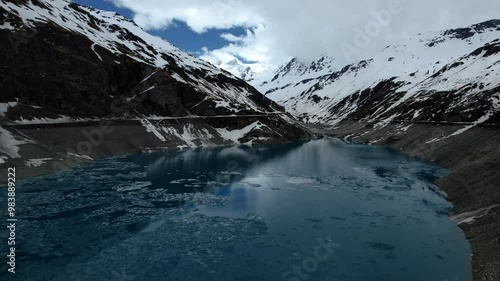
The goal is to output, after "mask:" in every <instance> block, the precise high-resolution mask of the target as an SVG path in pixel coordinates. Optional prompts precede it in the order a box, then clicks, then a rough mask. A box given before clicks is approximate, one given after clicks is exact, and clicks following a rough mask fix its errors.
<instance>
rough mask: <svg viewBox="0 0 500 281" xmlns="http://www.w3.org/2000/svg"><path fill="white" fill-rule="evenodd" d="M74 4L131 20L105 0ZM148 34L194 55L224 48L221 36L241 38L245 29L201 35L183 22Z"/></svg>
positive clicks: (88, 0)
mask: <svg viewBox="0 0 500 281" xmlns="http://www.w3.org/2000/svg"><path fill="white" fill-rule="evenodd" d="M74 2H76V3H78V4H82V5H87V6H92V7H94V8H97V9H100V10H106V11H113V12H117V13H119V14H121V15H123V16H125V17H127V18H130V19H133V13H132V11H130V10H128V9H123V8H119V7H117V6H115V5H114V4H113V3H112V2H109V1H106V0H74ZM148 32H149V33H150V34H153V35H156V36H160V37H161V38H163V39H165V40H167V41H168V42H170V43H172V44H174V45H175V46H177V47H178V48H180V49H181V50H183V51H185V52H188V53H191V54H196V53H198V52H200V51H201V49H202V48H203V47H207V48H208V50H215V49H220V48H222V47H224V46H226V45H227V44H228V42H227V41H226V40H224V39H223V38H221V34H223V33H231V34H233V35H234V36H241V35H245V34H246V29H245V28H243V27H235V28H231V29H209V30H207V31H206V32H204V33H202V34H198V33H196V32H194V31H192V30H191V29H190V28H189V27H188V26H187V24H186V23H185V22H182V21H174V23H173V24H172V25H170V26H169V27H168V28H166V29H162V30H148Z"/></svg>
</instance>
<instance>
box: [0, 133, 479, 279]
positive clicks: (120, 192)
mask: <svg viewBox="0 0 500 281" xmlns="http://www.w3.org/2000/svg"><path fill="white" fill-rule="evenodd" d="M26 168H27V167H26ZM18 169H21V167H18ZM445 172H446V171H444V170H442V169H441V168H440V167H438V166H435V165H433V164H429V163H422V162H418V161H415V160H412V159H410V158H409V157H407V156H404V155H401V154H399V153H398V152H396V151H394V150H391V149H388V148H384V147H375V146H364V145H352V144H345V143H342V142H340V141H338V140H335V139H323V140H318V141H311V142H308V143H300V144H290V145H277V146H266V147H258V148H249V147H244V146H239V147H226V148H213V149H212V148H211V149H197V150H188V151H177V152H165V153H154V154H143V155H131V156H127V157H120V158H112V159H104V160H100V161H97V162H95V164H93V165H91V166H86V167H82V168H78V169H74V170H70V171H66V172H63V173H59V174H55V175H50V176H46V177H41V178H33V179H28V180H23V181H20V182H19V183H18V189H17V205H18V211H17V212H18V213H17V217H18V220H19V221H18V223H17V229H16V231H17V253H16V254H17V263H16V272H17V273H16V275H15V278H13V276H12V275H11V274H7V272H6V271H7V266H6V263H5V261H6V258H5V255H4V254H2V256H3V257H4V258H3V259H4V260H5V261H2V262H1V267H0V269H1V273H0V278H1V279H2V280H23V281H31V280H43V281H49V280H54V281H55V280H57V281H72V280H75V281H100V280H103V281H104V280H105V281H129V280H137V281H149V280H151V281H164V280H167V281H168V280H171V281H184V280H195V281H208V280H214V281H215V280H217V281H219V280H238V281H240V280H241V281H246V280H252V281H264V280H291V281H298V280H321V281H337V280H338V281H348V280H349V281H367V280H374V281H401V280H404V281H444V280H447V281H456V280H458V281H470V280H472V277H471V270H470V247H469V244H468V243H467V240H466V239H465V236H464V234H463V233H462V232H461V230H460V229H459V228H458V227H457V226H456V225H454V224H453V223H452V222H451V220H450V219H449V214H450V212H451V208H452V205H451V203H449V202H448V201H447V199H446V195H445V194H444V193H443V192H442V191H440V190H439V189H438V188H437V187H436V186H435V185H433V184H432V182H433V181H434V180H436V179H437V178H439V177H440V176H441V175H443V174H444V173H445ZM1 190H3V192H1V193H2V194H1V195H0V199H1V200H2V202H5V200H6V189H5V186H3V187H2V189H1ZM4 205H6V204H4ZM0 234H1V237H3V238H2V240H5V243H3V242H2V253H6V247H5V245H6V237H7V236H6V235H7V232H6V231H5V227H2V230H1V233H0Z"/></svg>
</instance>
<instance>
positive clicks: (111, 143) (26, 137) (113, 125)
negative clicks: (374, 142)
mask: <svg viewBox="0 0 500 281" xmlns="http://www.w3.org/2000/svg"><path fill="white" fill-rule="evenodd" d="M0 129H1V130H2V132H1V133H3V134H6V133H7V134H9V136H10V137H11V139H10V142H11V144H10V145H9V143H8V142H7V147H4V149H6V150H11V153H14V152H15V153H17V154H18V157H14V158H7V159H6V160H4V163H1V162H0V174H2V175H7V169H8V168H10V167H16V168H17V169H16V178H17V179H23V178H30V177H36V176H42V175H47V174H52V173H55V172H59V171H63V170H66V169H71V168H74V167H78V166H80V165H85V164H89V163H92V162H93V161H94V160H97V159H101V158H106V157H116V156H123V155H128V154H138V153H148V152H155V151H168V150H179V149H187V148H198V147H214V146H229V145H236V144H279V143H289V142H292V141H296V140H308V139H310V138H311V136H310V134H309V133H308V132H307V130H305V129H304V128H302V127H300V126H299V125H298V124H296V123H295V121H294V120H293V119H292V118H290V117H289V116H288V115H286V114H282V115H281V114H273V115H261V116H258V115H252V116H216V117H214V116H212V117H210V116H207V117H200V116H196V117H191V118H165V119H140V120H138V119H137V120H136V119H130V120H102V121H84V122H72V123H45V124H41V123H40V124H10V125H3V126H2V127H0ZM6 139H9V138H8V137H7V138H6ZM2 145H3V146H5V145H4V144H2ZM1 155H2V154H0V156H1ZM1 159H2V158H0V160H1ZM3 159H5V158H3ZM5 182H6V178H5V177H2V178H0V184H1V183H5Z"/></svg>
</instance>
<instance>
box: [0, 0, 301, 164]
mask: <svg viewBox="0 0 500 281" xmlns="http://www.w3.org/2000/svg"><path fill="white" fill-rule="evenodd" d="M0 3H1V4H0V59H1V61H2V68H0V77H1V78H0V88H1V89H2V93H1V95H0V126H1V127H0V164H1V163H4V162H10V163H13V162H12V161H21V160H19V159H24V160H27V159H26V158H34V157H35V159H52V160H53V161H56V160H57V161H63V160H64V159H66V158H68V157H70V158H71V157H79V158H84V159H91V158H96V157H102V156H108V155H116V154H121V153H133V152H141V151H150V150H156V149H164V148H169V147H174V148H177V147H181V148H183V147H195V146H201V145H204V146H207V145H218V144H234V143H273V142H286V141H290V140H294V139H302V138H307V137H308V134H307V133H306V132H305V131H304V130H302V129H301V128H300V127H298V126H297V125H295V124H294V121H293V120H292V119H291V118H290V116H288V115H286V114H284V113H283V107H281V106H279V105H278V104H276V103H275V102H273V101H271V100H270V99H268V98H266V97H265V96H263V95H262V94H260V93H259V92H258V91H257V90H256V89H255V88H253V87H252V86H250V85H249V84H247V83H246V82H244V81H243V80H241V79H239V78H237V77H235V76H233V75H231V74H230V73H228V72H226V71H224V70H221V69H220V68H218V67H215V66H213V65H212V64H210V63H208V62H205V61H203V60H201V59H198V58H195V57H193V56H190V55H188V54H186V53H184V52H182V51H181V50H179V49H178V48H176V47H175V46H173V45H171V44H170V43H168V42H166V41H164V40H162V39H160V38H158V37H154V36H152V35H150V34H148V33H146V32H145V31H144V30H142V29H141V28H140V27H138V26H137V25H136V24H135V23H134V22H132V21H130V20H128V19H127V18H124V17H122V16H120V15H118V14H116V13H113V12H106V11H101V10H97V9H94V8H91V7H86V6H81V5H78V4H76V3H71V2H70V1H68V0H44V1H42V0H8V1H7V0H1V2H0ZM103 120H108V121H109V122H108V124H106V126H108V127H109V126H110V125H109V124H112V125H113V127H112V128H113V129H116V130H113V132H112V133H107V132H105V130H101V128H102V127H103V126H104V125H103V123H102V121H103ZM122 121H123V122H122ZM124 126H125V127H126V128H128V131H127V129H124ZM75 128H77V129H75ZM83 128H86V129H87V131H89V130H90V131H92V130H93V129H96V128H98V129H99V130H100V131H101V132H104V133H103V134H104V137H103V138H104V140H103V141H104V142H106V141H108V140H110V139H112V140H113V141H110V142H109V143H107V145H102V144H101V143H99V145H95V144H93V145H92V148H93V149H91V150H89V149H87V151H86V152H80V151H77V150H81V149H76V148H77V147H78V145H79V144H81V142H82V141H84V142H87V141H88V140H87V139H88V137H87V138H86V137H85V135H82V133H81V132H82V130H83ZM39 129H42V131H43V130H46V132H49V131H50V132H51V133H52V134H53V135H54V136H53V138H52V137H50V136H47V134H43V133H42V134H40V133H39V132H36V131H35V130H39ZM121 129H123V130H122V131H121V133H120V134H118V135H116V134H117V132H118V131H120V130H121ZM54 130H55V131H56V132H54ZM131 131H134V132H135V133H134V135H133V136H132V135H129V133H128V132H131ZM64 132H66V133H67V136H65V133H64ZM113 134H115V135H113ZM91 135H92V134H91ZM95 135H96V134H94V136H95ZM97 135H99V134H97ZM134 138H137V139H141V141H137V142H135V141H133V140H132V139H134ZM120 142H122V143H120ZM131 142H133V143H131ZM123 143H125V144H126V145H123ZM62 145H64V146H66V147H61V146H62ZM105 146H107V148H106V149H104V148H103V147H105ZM67 147H72V148H73V151H71V150H69V149H68V148H67ZM117 147H122V149H116V148H117ZM46 152H50V153H48V154H49V155H46V154H47V153H46ZM54 153H55V154H56V155H57V156H54ZM41 155H44V156H43V157H42V156H41ZM75 155H76V156H75ZM16 159H17V160H16ZM24 160H23V161H24ZM38 162H42V163H45V162H50V161H48V160H44V161H38ZM20 163H23V162H20ZM24 164H26V165H27V164H28V162H26V163H24Z"/></svg>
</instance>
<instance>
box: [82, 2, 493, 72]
mask: <svg viewBox="0 0 500 281" xmlns="http://www.w3.org/2000/svg"><path fill="white" fill-rule="evenodd" d="M76 1H77V2H80V3H84V4H90V5H93V6H96V7H98V8H106V9H107V10H110V9H114V10H117V11H119V12H121V13H122V14H125V15H126V16H128V17H131V18H133V19H134V21H135V22H136V23H137V24H138V25H140V26H142V27H143V28H145V29H147V30H148V31H150V32H151V33H154V34H157V35H160V36H162V37H164V38H165V39H166V40H168V41H170V42H172V43H173V44H175V45H177V46H178V47H180V48H182V49H185V50H186V51H189V52H191V53H195V54H198V55H199V56H201V57H202V58H205V59H207V60H210V61H212V62H218V61H222V62H228V61H229V60H231V59H233V58H235V57H237V58H239V59H240V60H244V61H247V62H260V63H263V64H271V65H276V64H281V63H283V62H284V61H286V60H287V59H289V58H291V57H297V58H299V59H300V60H303V61H311V60H313V59H315V58H317V57H318V56H320V55H321V54H323V53H326V54H329V55H331V56H333V57H335V58H336V59H338V61H340V62H342V63H347V62H352V61H354V60H357V59H362V58H366V57H370V56H371V55H373V54H374V53H376V52H378V51H380V50H381V49H383V48H384V47H385V46H387V45H389V44H391V43H394V42H397V41H398V40H399V39H400V38H402V37H405V36H410V35H411V34H417V33H419V32H428V31H435V30H443V29H447V28H456V27H465V26H468V25H470V24H474V23H478V22H481V21H484V20H488V19H493V18H500V1H498V0H476V1H471V0H418V1H417V0H355V1H345V0H309V1H295V0H212V1H211V0H141V1H137V0H76ZM106 1H107V2H106ZM359 33H364V34H367V35H368V36H369V37H368V38H369V42H368V43H366V42H364V41H362V40H361V41H360V39H359V36H358V37H356V36H357V35H359ZM360 36H364V35H360ZM356 40H357V41H356ZM361 43H362V44H361Z"/></svg>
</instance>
